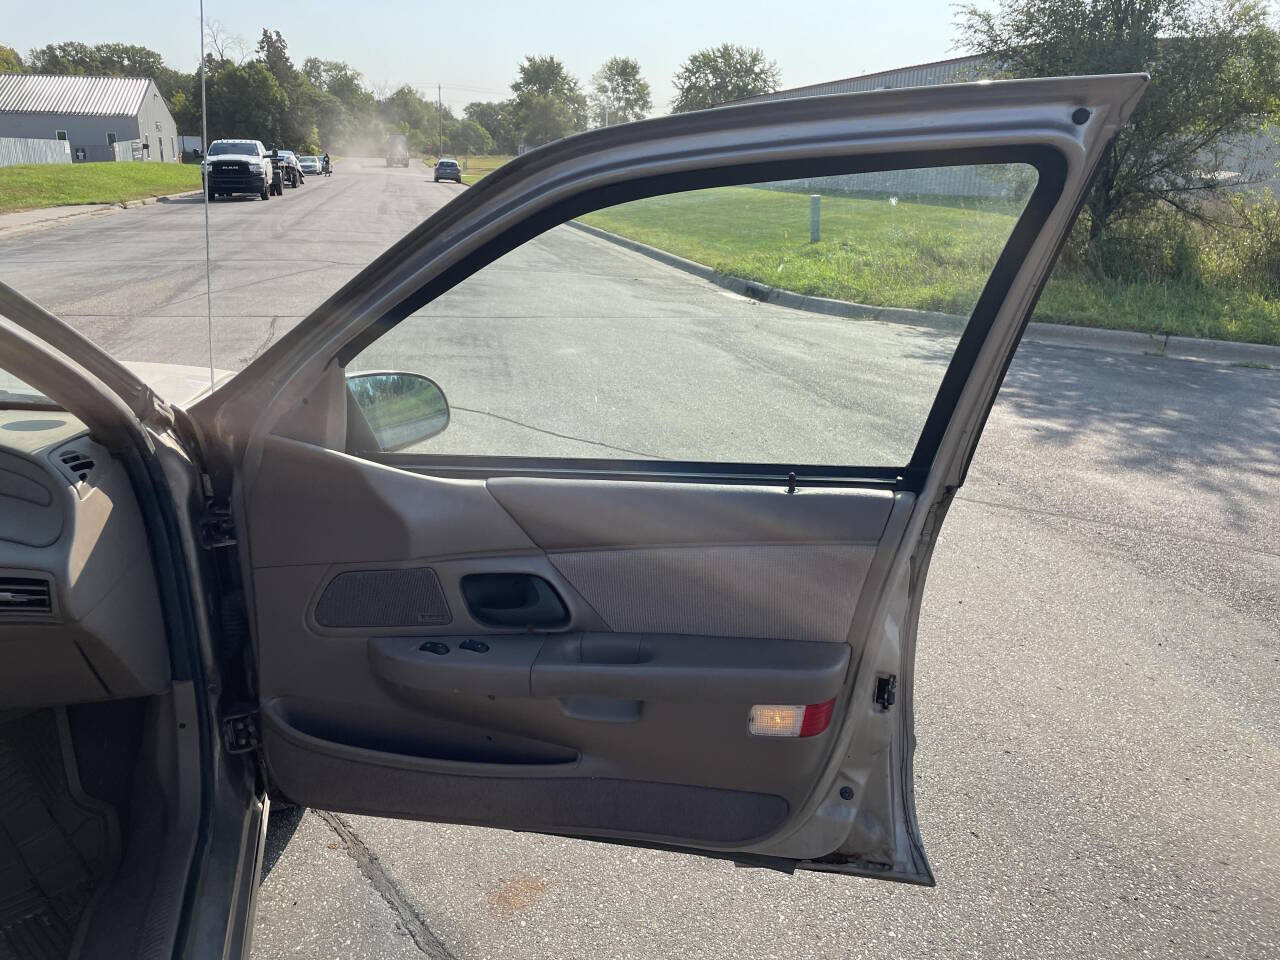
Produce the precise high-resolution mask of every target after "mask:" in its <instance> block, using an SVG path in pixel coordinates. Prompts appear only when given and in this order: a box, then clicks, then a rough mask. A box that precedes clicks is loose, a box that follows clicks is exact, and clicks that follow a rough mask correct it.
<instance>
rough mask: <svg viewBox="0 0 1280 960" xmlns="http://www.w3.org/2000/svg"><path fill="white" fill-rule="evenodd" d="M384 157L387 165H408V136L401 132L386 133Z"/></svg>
mask: <svg viewBox="0 0 1280 960" xmlns="http://www.w3.org/2000/svg"><path fill="white" fill-rule="evenodd" d="M386 158H387V166H388V167H407V166H409V138H408V137H406V136H405V135H404V134H403V133H392V134H388V136H387V144H386Z"/></svg>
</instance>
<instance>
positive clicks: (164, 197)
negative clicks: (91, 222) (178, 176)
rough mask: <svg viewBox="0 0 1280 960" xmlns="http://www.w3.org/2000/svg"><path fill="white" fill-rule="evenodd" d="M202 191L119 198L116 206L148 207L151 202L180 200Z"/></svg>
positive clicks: (124, 207)
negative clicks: (132, 198) (131, 198)
mask: <svg viewBox="0 0 1280 960" xmlns="http://www.w3.org/2000/svg"><path fill="white" fill-rule="evenodd" d="M202 193H204V191H203V190H188V191H186V192H185V193H164V194H161V195H160V196H158V197H139V198H138V199H137V200H121V201H120V203H118V204H116V206H118V207H120V209H122V210H127V209H128V208H130V207H137V206H143V207H149V206H151V204H153V203H165V202H167V201H169V200H182V199H184V198H186V197H198V196H200V195H201V194H202Z"/></svg>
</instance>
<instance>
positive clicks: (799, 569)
mask: <svg viewBox="0 0 1280 960" xmlns="http://www.w3.org/2000/svg"><path fill="white" fill-rule="evenodd" d="M259 478H260V481H259V483H258V484H257V485H256V487H255V489H254V491H253V493H252V494H251V497H250V505H251V511H252V513H251V516H252V521H251V523H250V525H249V530H250V535H251V537H252V538H253V540H252V543H251V549H252V550H253V553H254V555H255V556H261V557H263V558H265V560H266V561H267V562H264V563H262V564H259V565H256V567H255V570H254V584H255V593H256V595H257V596H258V597H259V598H260V602H259V606H258V617H259V629H260V636H261V637H262V638H263V642H262V643H261V644H260V649H259V663H260V670H259V687H260V695H261V697H262V699H263V702H264V704H265V705H266V709H265V710H264V729H265V732H266V740H265V743H266V754H267V758H268V763H269V765H270V768H271V770H272V778H273V782H275V783H276V784H277V785H278V787H279V788H280V789H281V790H282V791H283V792H285V793H286V794H287V795H288V796H290V797H291V798H293V799H295V800H297V801H299V802H301V803H305V804H309V805H313V806H322V807H335V808H338V809H348V810H359V811H362V812H380V811H381V812H387V808H386V807H385V806H384V807H380V806H379V805H378V804H376V803H373V802H372V801H370V800H367V799H363V800H362V799H361V797H362V796H364V791H369V790H371V791H372V796H375V797H380V798H389V797H394V796H396V791H397V790H401V787H400V786H399V785H400V784H401V783H402V782H403V781H404V780H405V777H406V770H411V771H414V773H415V775H417V776H419V777H420V778H421V779H420V780H419V782H418V785H417V787H416V792H417V795H418V797H419V799H418V800H416V801H414V802H413V803H411V802H410V801H409V798H407V797H406V798H405V799H404V800H402V801H400V802H401V806H399V807H396V808H395V815H412V816H419V817H424V818H427V819H448V820H454V821H457V822H472V823H488V824H491V825H498V826H506V827H511V828H518V829H542V830H556V831H574V832H587V833H591V834H593V835H596V834H598V835H600V836H608V837H625V836H628V835H633V834H638V833H642V834H643V835H644V836H645V838H647V839H649V840H652V841H655V842H663V843H684V844H689V843H698V844H712V845H714V844H719V843H738V844H740V843H744V842H747V841H755V840H758V839H761V838H762V837H764V836H766V835H767V834H768V833H769V832H770V831H773V830H776V829H777V828H778V827H779V826H780V825H781V824H783V823H784V822H785V821H786V817H787V811H789V810H790V809H792V807H793V806H794V805H796V804H798V803H800V802H801V801H802V800H803V799H804V795H805V793H806V792H807V789H808V784H809V783H810V781H811V780H812V778H813V777H814V776H816V772H817V770H818V769H819V768H820V767H821V765H822V763H823V761H824V759H825V756H826V752H827V745H826V740H827V739H828V737H829V735H830V734H829V733H828V732H824V733H823V734H821V735H818V736H814V737H806V738H801V739H795V740H791V741H789V742H786V743H781V742H780V741H777V740H771V739H769V738H762V737H752V736H748V735H747V732H746V729H747V721H748V717H749V714H750V712H751V708H752V706H753V705H755V704H762V703H763V704H772V703H784V704H789V703H796V704H811V703H812V704H820V703H824V702H827V701H830V700H833V699H836V698H838V697H839V696H840V694H841V692H842V689H843V687H844V684H845V680H846V677H847V674H848V671H849V667H850V663H851V660H852V655H853V653H854V647H851V645H850V643H849V633H850V625H851V622H852V618H853V610H854V606H855V605H856V602H857V598H858V596H859V594H860V590H861V586H862V583H863V582H864V580H865V579H866V577H867V574H868V570H869V568H870V566H871V564H872V561H873V560H874V558H875V555H876V550H877V546H878V543H879V539H880V537H881V535H882V534H883V533H884V531H885V529H886V526H887V524H888V520H889V517H890V514H891V512H892V510H893V506H894V502H895V495H894V494H892V493H890V492H888V491H885V490H879V489H850V488H835V487H833V488H829V489H812V490H806V491H804V492H803V493H799V492H797V493H788V492H787V490H786V488H785V487H782V486H779V487H776V488H764V487H759V486H724V485H715V484H700V483H684V484H646V483H639V482H635V483H623V484H611V483H608V482H604V481H595V480H580V479H545V478H503V479H501V480H499V479H497V478H495V479H491V480H488V481H486V480H442V479H440V478H438V477H433V476H430V475H422V474H415V473H409V472H407V471H399V470H393V469H390V468H388V467H385V466H382V465H379V464H375V463H369V462H366V461H362V460H358V459H356V458H353V457H349V456H346V455H345V454H341V453H337V452H334V451H326V450H323V449H321V448H318V447H313V446H310V445H308V444H304V443H300V442H298V441H294V440H288V439H283V438H273V439H272V440H271V441H270V442H269V443H268V444H267V445H266V447H265V450H264V458H263V461H262V464H261V468H260V472H259ZM615 496H616V497H617V498H618V499H617V501H616V503H615V502H614V501H613V498H614V497H615ZM610 514H613V515H614V516H616V517H623V516H625V517H626V518H627V519H626V520H625V521H623V520H618V521H617V522H613V523H611V521H610V519H609V518H610ZM504 517H509V518H510V519H511V520H513V521H514V522H513V524H512V525H511V526H506V525H505V524H504V523H503V521H502V518H504ZM313 518H325V519H324V522H322V523H317V522H314V519H313ZM303 526H308V527H309V528H310V529H309V532H308V533H306V535H303V536H287V537H286V536H282V535H281V531H282V530H286V529H287V530H290V531H298V530H299V529H300V528H301V527H303ZM611 526H612V528H613V536H612V537H611V536H610V528H611ZM459 530H466V531H476V533H477V537H476V539H474V540H472V541H471V542H463V541H464V540H465V538H462V539H460V538H459V537H458V536H457V531H459ZM260 537H263V538H269V539H270V542H269V543H263V544H262V547H263V549H262V550H261V551H259V550H258V538H260ZM544 542H545V543H546V544H549V545H551V546H553V547H555V548H556V549H555V550H545V549H544ZM469 548H470V549H469ZM477 548H478V549H477ZM460 554H462V555H460ZM338 557H341V558H351V557H359V558H360V559H359V560H358V561H357V562H355V563H352V562H342V563H332V562H329V561H330V560H331V559H332V558H338ZM406 571H429V575H430V578H431V579H430V580H429V581H426V582H430V583H434V584H438V594H430V595H426V601H427V607H426V608H424V609H422V610H419V611H417V612H416V613H415V612H414V608H413V605H412V604H409V605H408V606H405V605H404V604H403V603H401V602H400V601H401V600H402V599H403V596H404V589H405V580H404V578H403V577H402V576H401V574H403V573H404V572H406ZM353 572H359V573H362V574H367V575H369V576H368V578H367V579H366V580H365V581H364V582H363V584H362V587H361V590H362V591H363V592H362V593H360V594H358V595H356V596H355V597H354V601H355V607H356V608H357V613H356V616H357V617H358V616H359V615H360V614H361V612H363V615H365V616H366V617H367V619H368V621H369V622H368V623H365V624H363V625H362V624H359V623H356V622H354V621H352V620H350V619H347V620H344V621H343V624H342V625H341V626H335V625H334V621H333V614H332V612H330V613H329V614H328V615H326V616H320V615H318V614H317V610H318V609H319V608H320V607H321V606H322V604H323V603H324V602H325V597H326V595H327V594H328V593H329V591H330V590H331V588H332V586H333V584H334V583H335V582H336V581H338V580H339V579H340V578H341V577H343V576H347V575H350V574H351V573H353ZM476 573H527V574H531V575H535V576H538V577H542V578H544V579H545V580H546V581H547V582H548V583H549V584H550V585H551V586H552V587H554V589H555V591H556V592H557V593H558V594H559V595H560V596H561V597H562V598H563V600H564V603H565V606H566V608H567V610H568V612H569V620H568V622H567V623H566V624H565V625H564V627H563V629H561V630H558V631H555V632H541V633H529V632H523V633H514V634H513V633H512V632H511V631H510V628H507V629H503V628H497V627H492V626H489V625H487V624H485V623H483V622H481V621H480V620H477V619H476V618H475V617H473V616H472V615H471V613H470V611H469V609H468V605H467V600H466V598H465V597H464V595H463V591H462V587H461V584H462V582H463V578H465V577H467V576H470V575H473V574H476ZM380 581H381V583H380ZM584 584H585V587H584V586H583V585H584ZM428 593H429V592H428ZM659 597H660V598H661V599H660V602H658V600H657V598H659ZM433 604H434V606H433ZM388 607H393V608H395V609H397V610H400V611H404V613H403V615H401V616H399V618H398V619H399V620H404V621H408V620H411V619H414V618H415V616H416V617H418V618H419V622H417V623H408V622H391V623H388V622H386V621H385V619H383V618H382V614H383V612H384V611H385V610H387V609H388ZM442 608H443V610H444V611H446V612H445V613H444V614H443V615H441V609H442ZM602 610H604V611H607V613H604V612H602ZM475 640H480V641H482V642H483V643H484V644H485V648H486V649H484V651H483V652H475V651H473V650H469V649H466V648H465V647H464V644H466V643H467V642H468V641H475ZM424 643H432V644H436V645H443V647H444V648H445V649H446V650H447V652H445V653H433V652H430V651H429V650H423V649H422V646H423V644H424ZM437 649H438V648H437ZM677 745H678V746H677ZM339 771H342V772H341V773H339ZM530 778H533V779H532V781H531V779H530ZM495 779H501V780H502V781H503V786H502V791H503V792H504V794H505V795H506V796H505V799H504V800H503V801H502V802H501V804H498V803H496V801H493V800H486V801H484V802H480V801H479V800H477V801H476V802H474V803H473V802H471V801H468V802H467V803H465V804H461V805H459V806H457V807H451V809H452V810H453V812H452V813H451V814H450V813H448V812H447V811H446V810H445V809H444V808H443V807H442V806H440V804H445V803H446V802H448V803H450V804H451V803H453V802H454V801H453V800H448V801H446V800H445V799H440V798H456V797H458V796H463V795H469V794H468V791H474V792H475V793H477V794H480V793H487V792H488V791H490V790H492V789H493V781H494V780H495ZM560 780H564V781H565V783H564V784H562V785H559V786H557V785H556V781H560ZM598 781H599V782H604V781H607V782H608V787H607V790H605V792H604V793H600V794H599V797H598V798H597V799H595V800H592V801H591V802H590V803H588V802H586V800H585V799H583V795H589V796H591V797H596V795H597V792H598V791H601V790H603V789H604V788H602V787H600V786H586V785H587V784H591V783H596V782H598ZM376 784H382V786H381V787H379V788H375V787H374V786H372V785H376ZM584 791H585V794H584ZM427 797H435V798H437V799H436V800H432V801H430V802H428V801H427V800H426V799H425V798H427ZM551 798H556V799H554V801H553V800H552V799H551ZM606 798H607V800H608V803H605V799H606ZM477 803H478V804H479V806H477ZM415 804H416V805H415ZM423 804H426V806H423ZM602 804H603V805H602ZM672 804H675V805H676V807H678V808H679V809H682V810H686V811H688V812H689V814H690V816H692V819H686V818H684V817H678V818H674V819H672V820H671V821H670V822H669V823H668V825H667V826H666V827H665V828H664V829H661V830H658V829H655V828H654V827H653V825H652V824H651V823H650V819H649V818H651V817H652V816H653V813H652V811H653V810H655V809H661V810H668V809H670V808H671V805H672ZM701 805H706V807H707V810H706V811H705V813H703V814H698V815H696V816H694V814H696V812H697V811H696V810H695V808H696V807H698V806H701ZM714 808H723V809H726V811H727V812H726V819H725V820H724V822H722V823H721V822H720V821H719V820H718V818H717V817H716V816H715V815H714V814H713V813H712V810H713V809H714ZM476 810H483V811H485V812H484V813H483V815H477V814H476V812H475V811H476ZM735 810H736V813H735V812H733V811H735ZM499 811H501V816H499ZM538 811H552V812H556V815H555V816H554V817H550V819H547V818H546V816H545V815H544V814H543V813H538ZM571 811H578V812H576V813H572V816H570V812H571ZM587 812H590V816H588V815H587ZM565 817H569V819H565ZM637 818H638V819H637ZM655 822H656V821H655ZM717 824H718V825H717ZM640 826H644V827H645V828H644V829H643V830H641V829H640Z"/></svg>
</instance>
